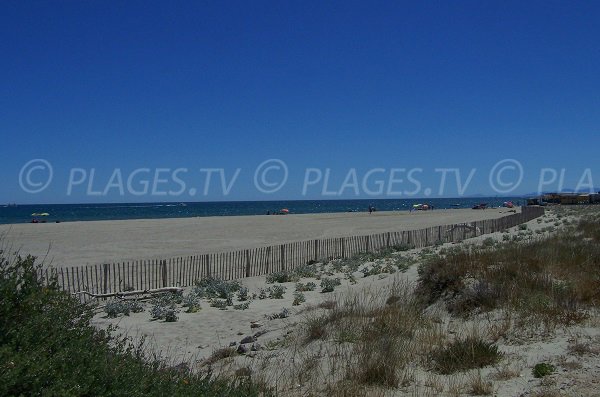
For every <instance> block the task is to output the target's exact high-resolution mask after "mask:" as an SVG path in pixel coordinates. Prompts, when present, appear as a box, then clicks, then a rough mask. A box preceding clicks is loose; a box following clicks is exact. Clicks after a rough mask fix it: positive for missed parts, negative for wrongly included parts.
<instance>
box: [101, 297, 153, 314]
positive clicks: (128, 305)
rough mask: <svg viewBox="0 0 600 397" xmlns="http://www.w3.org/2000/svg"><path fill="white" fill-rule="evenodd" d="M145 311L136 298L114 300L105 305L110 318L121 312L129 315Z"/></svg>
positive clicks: (105, 310)
mask: <svg viewBox="0 0 600 397" xmlns="http://www.w3.org/2000/svg"><path fill="white" fill-rule="evenodd" d="M143 311H144V307H143V306H142V304H141V303H139V302H138V301H134V300H129V301H128V300H113V301H110V302H108V303H107V304H106V306H104V312H105V313H106V315H107V316H108V317H109V318H115V317H118V316H119V315H120V314H123V315H125V316H129V313H132V312H133V313H140V312H143Z"/></svg>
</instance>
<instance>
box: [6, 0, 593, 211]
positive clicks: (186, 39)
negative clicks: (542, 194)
mask: <svg viewBox="0 0 600 397" xmlns="http://www.w3.org/2000/svg"><path fill="white" fill-rule="evenodd" d="M524 3H526V4H524ZM599 20H600V2H595V1H585V2H584V1H564V2H556V1H535V2H521V1H518V2H507V1H497V2H491V1H458V2H446V1H436V2H390V1H386V2H372V1H369V2H366V1H365V2H349V1H344V2H341V1H340V2H321V1H302V2H301V1H295V2H280V1H272V2H265V1H256V2H254V1H252V2H248V1H243V2H234V1H227V2H216V1H215V2H199V1H198V2H195V1H194V2H192V1H189V2H154V1H120V2H111V1H7V2H3V4H2V8H1V12H0V37H1V40H0V54H1V57H2V58H1V62H0V76H1V80H0V81H1V84H0V87H1V90H2V91H1V92H2V95H0V131H1V132H0V134H1V137H2V149H3V150H2V167H0V204H4V203H6V202H13V201H14V202H18V203H21V202H23V203H37V202H41V203H63V202H65V203H68V202H89V201H93V202H114V201H162V200H165V201H193V200H244V199H259V200H261V199H269V200H270V199H300V198H320V197H321V196H322V194H321V193H322V192H321V188H320V186H321V185H320V184H318V183H317V184H315V185H314V186H313V187H311V189H309V192H308V195H307V196H306V197H303V196H301V194H300V193H301V191H302V184H303V180H304V175H305V174H304V173H305V171H304V170H305V168H307V167H314V168H321V169H323V170H324V169H325V168H330V169H331V181H332V188H331V189H332V190H336V189H338V188H339V187H340V185H341V183H342V181H343V180H344V178H345V176H346V174H347V172H348V170H349V169H351V168H356V170H357V173H358V176H359V178H360V177H361V175H364V173H365V172H367V171H368V170H369V169H371V168H374V167H376V168H384V169H385V170H386V172H387V170H389V169H391V168H407V169H410V168H412V167H421V168H423V169H424V171H423V172H422V173H421V174H419V175H418V176H419V179H420V181H421V183H422V186H421V188H425V187H430V188H431V189H432V191H433V192H434V195H435V194H437V186H438V184H439V177H440V175H439V174H437V173H436V172H434V169H435V168H444V167H453V168H454V167H455V168H460V169H461V172H462V175H461V177H462V179H463V180H464V179H466V177H467V176H468V174H469V171H470V170H471V169H472V168H477V170H478V171H477V173H476V174H475V176H474V177H473V180H472V181H471V184H470V186H469V188H468V190H467V191H466V193H467V194H479V193H481V194H495V193H494V192H493V191H492V189H491V188H490V186H489V183H488V177H487V173H488V171H490V169H491V168H492V167H493V165H494V164H495V163H496V162H498V161H500V160H502V159H505V158H512V159H516V160H518V161H519V162H520V163H521V164H522V165H523V168H524V171H525V172H524V178H523V182H522V184H521V185H520V186H519V187H518V188H517V189H516V190H515V191H514V192H512V193H526V192H531V191H535V190H536V189H537V187H538V179H539V178H538V177H539V174H540V169H541V168H544V167H552V168H556V169H560V168H565V169H566V176H565V183H564V185H565V186H564V187H567V188H572V187H575V185H576V184H577V183H578V181H579V179H580V176H581V175H582V174H583V173H584V171H585V169H590V172H591V175H592V177H593V179H594V181H593V182H594V184H595V185H596V186H598V185H600V167H599V165H598V149H599V147H600V145H599V144H600V45H599V44H598V43H599V42H600V24H598V21H599ZM38 158H40V159H45V160H47V161H48V162H49V163H51V165H52V167H53V180H52V183H51V184H50V185H49V187H48V188H47V189H45V190H44V191H42V192H40V193H36V194H32V193H27V192H25V191H23V189H22V188H21V187H20V184H19V172H20V170H21V167H23V166H24V165H25V164H26V163H27V162H28V161H29V160H32V159H38ZM272 158H275V159H281V160H283V161H284V162H285V163H286V164H287V166H288V169H289V179H288V182H287V184H286V185H285V186H284V187H283V188H282V189H281V190H279V191H278V192H277V193H275V194H270V195H266V194H262V193H260V192H258V191H257V190H256V189H255V188H254V186H253V182H252V177H253V173H254V170H255V168H256V166H257V165H258V164H260V163H261V162H263V161H264V160H267V159H272ZM74 167H75V168H81V169H85V170H86V172H89V171H88V170H90V169H91V168H95V169H96V171H95V172H96V175H95V177H96V182H94V184H95V185H97V187H94V190H102V189H103V188H104V186H105V185H106V184H107V182H108V179H109V178H110V176H111V175H112V173H113V170H114V169H115V168H120V169H121V170H122V173H123V175H124V176H125V178H126V177H127V175H128V174H130V173H131V172H133V171H134V170H135V169H136V168H138V167H146V168H149V169H151V170H155V169H156V168H170V169H176V168H187V169H189V172H188V173H187V174H185V176H184V175H183V174H180V176H181V178H182V179H185V184H186V187H185V192H186V193H185V194H183V195H181V196H180V197H151V195H142V196H132V195H129V194H128V193H127V192H126V194H125V196H121V195H120V194H119V191H118V189H116V188H115V189H109V191H108V194H107V195H106V196H104V195H102V196H93V197H90V196H89V195H87V194H86V191H85V190H86V186H84V184H81V185H77V186H73V189H72V192H71V195H67V193H66V187H67V185H68V180H69V177H70V170H71V168H74ZM200 168H223V169H225V175H226V177H227V179H228V180H229V178H230V176H232V175H233V173H234V172H235V170H236V169H237V168H241V172H240V174H239V177H238V178H239V179H238V181H237V182H236V184H235V186H234V188H233V189H232V192H231V194H230V195H228V196H224V195H222V194H221V193H220V192H219V189H220V188H219V189H217V188H214V186H213V185H211V186H212V187H211V189H210V191H209V194H208V195H207V196H201V197H200V196H198V195H196V196H191V195H189V194H188V189H189V188H190V187H194V188H197V190H198V191H201V190H202V188H203V183H204V179H203V175H202V174H201V173H200V172H199V169H200ZM31 175H32V179H36V178H38V179H40V180H41V178H42V176H40V175H41V174H39V175H38V174H36V173H35V172H34V173H32V174H31ZM388 175H389V174H388ZM88 176H89V173H88ZM276 176H277V175H276V172H274V173H272V174H271V177H273V178H275V177H276ZM509 176H510V175H509V173H507V174H505V177H506V178H508V177H509ZM214 178H215V181H217V179H218V176H217V175H215V176H214ZM452 178H453V176H452ZM169 186H171V185H169ZM173 186H174V187H175V188H178V186H177V185H173ZM555 186H556V185H555ZM412 187H413V185H408V186H407V190H411V189H412ZM548 189H549V190H552V186H550V187H548ZM554 190H555V189H554ZM361 194H362V193H361ZM421 194H422V189H421V191H420V192H419V193H418V194H417V195H421ZM444 195H449V196H452V195H455V192H454V191H453V190H452V189H448V190H446V191H445V192H444ZM342 197H349V198H352V197H354V191H352V189H348V190H345V191H344V192H343V194H342ZM384 197H385V196H382V198H384ZM323 198H335V197H323Z"/></svg>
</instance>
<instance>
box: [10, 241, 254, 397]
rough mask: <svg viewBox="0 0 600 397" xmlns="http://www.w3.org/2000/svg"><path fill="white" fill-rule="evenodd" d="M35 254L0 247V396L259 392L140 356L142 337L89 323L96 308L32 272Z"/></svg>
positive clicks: (244, 383)
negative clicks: (134, 338) (137, 339)
mask: <svg viewBox="0 0 600 397" xmlns="http://www.w3.org/2000/svg"><path fill="white" fill-rule="evenodd" d="M38 269H39V266H38V265H35V258H33V257H31V256H28V257H26V258H22V257H17V258H12V257H11V258H7V257H6V255H5V254H4V253H3V252H2V251H0V368H1V369H0V395H2V396H39V395H47V396H74V395H78V396H175V395H176V396H200V395H201V396H211V397H216V396H239V397H241V396H258V395H259V394H262V393H261V390H260V389H259V388H258V387H257V386H256V385H255V384H253V383H252V382H251V381H250V380H247V379H244V380H242V379H240V380H235V381H234V380H232V379H226V378H221V379H216V378H212V377H211V376H210V375H206V374H200V373H197V372H192V371H190V369H189V368H188V367H187V366H185V365H179V366H177V367H172V366H169V365H167V364H166V363H164V362H161V361H158V360H156V359H153V358H151V354H148V355H146V351H145V344H144V343H143V342H140V344H138V345H137V346H134V345H132V343H131V341H130V340H129V339H125V338H121V337H116V336H113V334H112V332H111V329H109V330H107V331H104V330H97V329H96V328H94V327H92V326H91V325H90V319H91V318H92V317H93V315H94V313H93V310H92V308H91V307H90V306H87V305H84V304H81V303H80V302H78V301H77V300H75V299H73V297H72V296H70V295H69V294H67V293H64V292H62V291H61V290H60V289H59V287H58V284H57V283H56V281H55V280H50V281H49V285H45V283H44V282H43V281H42V280H39V279H38V278H37V277H36V271H37V270H38Z"/></svg>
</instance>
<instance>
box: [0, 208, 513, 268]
mask: <svg viewBox="0 0 600 397" xmlns="http://www.w3.org/2000/svg"><path fill="white" fill-rule="evenodd" d="M508 211H509V210H508V209H506V208H500V209H497V208H496V209H487V210H471V209H449V210H434V211H416V212H407V211H402V212H391V211H390V212H375V213H373V214H371V215H369V214H368V213H366V212H365V213H334V214H331V213H330V214H303V215H285V216H274V215H271V216H267V215H257V216H221V217H196V218H171V219H140V220H118V221H88V222H64V223H38V224H17V225H0V235H2V236H4V243H5V245H6V244H9V245H10V248H11V250H12V251H15V250H19V251H20V252H21V253H23V254H32V255H35V256H37V257H39V258H41V259H44V258H45V259H44V263H45V264H50V265H52V266H79V265H86V264H100V263H111V262H119V261H131V260H140V259H156V258H171V257H177V256H186V255H195V254H202V253H212V252H223V251H230V250H237V249H246V248H254V247H260V246H267V245H272V244H279V243H286V242H292V241H301V240H309V239H317V238H328V237H342V236H351V235H363V234H370V233H380V232H385V231H399V230H412V229H420V228H425V227H430V226H437V225H446V224H453V223H461V222H472V221H477V220H483V219H491V218H497V217H501V216H504V215H508V214H509V213H508ZM517 211H518V210H517Z"/></svg>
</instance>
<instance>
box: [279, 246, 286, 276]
mask: <svg viewBox="0 0 600 397" xmlns="http://www.w3.org/2000/svg"><path fill="white" fill-rule="evenodd" d="M279 247H280V249H281V270H282V271H283V270H285V250H284V247H285V245H284V244H281V245H280V246H279Z"/></svg>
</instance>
